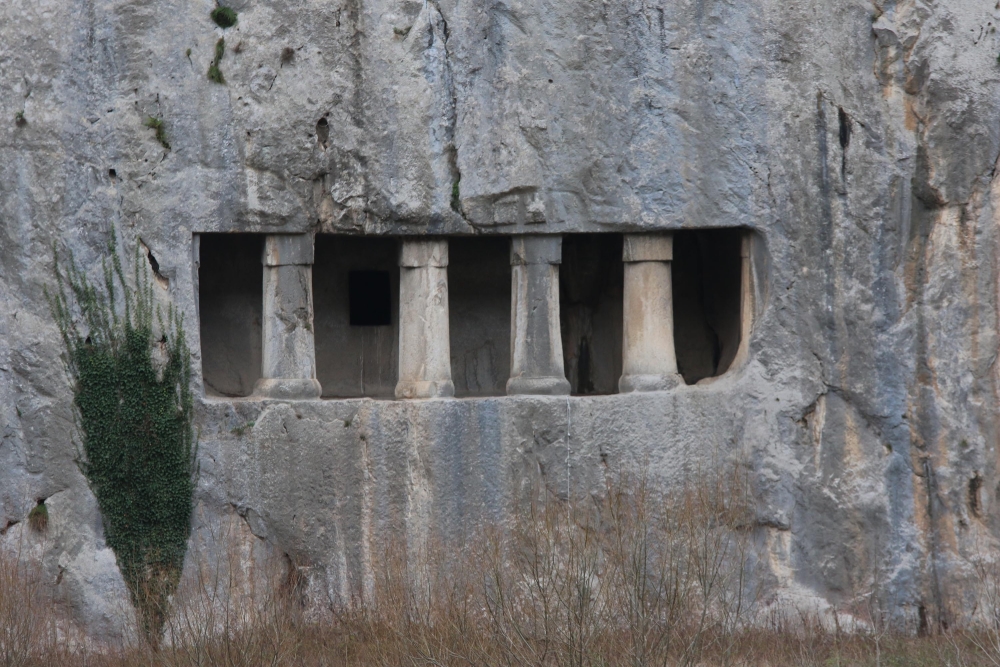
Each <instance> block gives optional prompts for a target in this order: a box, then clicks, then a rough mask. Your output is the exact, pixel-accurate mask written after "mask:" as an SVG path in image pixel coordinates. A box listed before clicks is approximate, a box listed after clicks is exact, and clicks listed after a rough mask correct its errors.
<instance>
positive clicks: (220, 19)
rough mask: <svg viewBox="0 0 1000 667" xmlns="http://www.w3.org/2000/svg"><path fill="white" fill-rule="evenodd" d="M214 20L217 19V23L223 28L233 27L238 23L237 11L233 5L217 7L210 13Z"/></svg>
mask: <svg viewBox="0 0 1000 667" xmlns="http://www.w3.org/2000/svg"><path fill="white" fill-rule="evenodd" d="M210 16H211V17H212V20H213V21H215V25H217V26H219V27H220V28H222V29H223V30H225V29H226V28H232V27H233V26H234V25H236V21H237V20H238V19H237V17H236V11H235V10H233V8H232V7H216V8H215V9H213V10H212V13H211V14H210Z"/></svg>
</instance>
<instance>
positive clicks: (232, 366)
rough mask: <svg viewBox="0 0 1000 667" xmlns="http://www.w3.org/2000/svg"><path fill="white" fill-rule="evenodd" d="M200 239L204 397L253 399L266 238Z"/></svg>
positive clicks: (208, 236)
mask: <svg viewBox="0 0 1000 667" xmlns="http://www.w3.org/2000/svg"><path fill="white" fill-rule="evenodd" d="M198 238H199V241H198V243H199V263H198V318H199V320H200V324H201V370H202V377H203V378H204V381H205V393H206V395H209V396H249V395H250V394H252V393H253V387H254V383H255V382H257V380H258V379H259V378H260V365H261V313H262V311H263V307H264V306H263V302H264V269H263V267H262V265H261V253H262V252H263V249H264V237H263V236H261V235H259V234H201V235H199V237H198Z"/></svg>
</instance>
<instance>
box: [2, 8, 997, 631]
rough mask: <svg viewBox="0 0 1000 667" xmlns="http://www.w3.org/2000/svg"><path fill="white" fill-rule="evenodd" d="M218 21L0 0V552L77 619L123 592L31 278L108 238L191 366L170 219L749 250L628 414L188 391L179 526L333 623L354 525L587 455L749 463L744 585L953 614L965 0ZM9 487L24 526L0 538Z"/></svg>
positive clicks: (992, 65) (359, 564)
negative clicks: (749, 313)
mask: <svg viewBox="0 0 1000 667" xmlns="http://www.w3.org/2000/svg"><path fill="white" fill-rule="evenodd" d="M227 4H230V5H231V6H232V7H233V8H234V9H236V10H237V11H238V12H239V22H238V24H237V25H236V26H234V27H232V28H229V29H227V30H222V29H220V28H218V27H216V26H215V25H214V24H213V23H212V21H211V19H210V18H209V13H210V11H211V10H212V8H213V6H214V5H213V4H212V3H211V2H207V1H205V0H105V1H103V2H97V1H95V0H81V1H78V2H69V1H67V0H39V1H38V2H26V1H23V0H13V1H8V2H4V3H0V91H2V94H0V546H2V547H3V548H24V549H30V550H32V551H31V553H33V554H35V556H36V557H37V558H38V559H39V560H40V562H42V563H43V567H44V571H45V573H46V576H47V577H48V578H49V580H50V581H51V582H52V586H53V587H54V588H55V589H56V590H58V591H59V595H60V596H61V599H63V600H64V601H65V602H66V604H67V605H68V607H69V608H70V609H72V610H73V612H74V613H75V614H76V617H77V618H78V619H80V620H81V621H83V622H85V623H86V624H87V626H88V628H89V629H90V631H91V632H92V633H94V634H95V635H108V634H113V633H114V632H116V628H117V625H116V623H117V621H116V617H117V614H118V612H119V611H120V604H121V600H122V599H124V598H123V597H122V596H123V595H124V593H123V591H124V588H123V584H122V582H121V579H120V576H119V575H118V573H117V570H116V569H115V563H114V557H113V555H111V552H110V551H109V550H108V549H107V548H106V546H105V545H104V541H103V537H102V528H101V521H100V516H99V513H98V512H97V509H96V505H95V501H94V500H93V497H92V495H91V494H90V491H89V490H88V488H87V485H86V482H85V480H84V478H83V476H82V475H81V474H80V472H79V470H78V468H77V466H76V465H75V463H74V457H75V454H76V450H75V448H74V445H73V442H74V437H75V436H74V433H75V430H74V429H75V425H74V422H73V414H72V410H71V401H72V394H71V390H70V385H69V380H68V378H67V376H66V373H65V370H64V368H63V366H62V364H61V363H60V362H59V360H58V358H59V354H60V352H61V344H60V339H59V334H58V331H57V329H56V326H55V323H54V322H53V321H52V318H51V317H50V315H49V312H48V307H47V305H46V302H45V299H44V298H43V292H42V290H43V286H45V285H47V284H51V283H52V281H53V279H54V278H53V264H52V248H53V244H55V245H57V246H58V247H60V248H67V249H70V250H72V252H73V253H74V255H75V257H76V258H77V260H78V261H80V262H81V263H83V264H84V265H96V263H99V262H98V258H99V257H100V255H101V253H102V251H103V248H104V247H105V244H106V242H107V239H108V238H109V234H110V231H111V230H112V228H116V229H117V230H118V231H119V234H120V236H121V237H122V243H123V245H124V246H127V247H129V248H131V247H134V246H135V244H136V243H137V242H140V241H141V243H143V244H144V245H145V247H147V248H148V249H149V252H150V253H151V256H152V257H154V258H155V260H156V264H157V270H158V272H159V275H160V278H161V279H160V280H159V281H158V284H159V285H160V287H158V288H157V289H158V290H160V292H159V294H160V298H162V299H163V300H164V302H167V301H169V302H171V303H173V304H175V305H176V306H177V307H178V308H179V309H180V310H181V311H182V312H183V313H184V314H185V318H186V322H187V323H188V324H189V325H190V335H191V340H192V349H193V350H194V351H195V359H194V363H195V371H196V375H200V373H199V372H198V371H199V369H200V362H201V359H200V353H199V349H200V347H199V344H198V329H197V326H196V324H195V323H197V322H198V308H197V302H196V298H197V294H196V282H195V281H196V266H195V263H194V260H193V254H192V235H193V234H197V233H204V232H217V231H254V232H275V231H285V232H313V231H316V232H323V233H330V232H339V233H352V234H372V235H392V236H399V235H424V234H433V235H439V234H453V235H469V234H515V233H525V232H531V233H542V234H566V233H570V232H629V231H645V230H655V229H660V230H666V229H679V228H682V227H683V228H692V227H699V228H700V227H720V226H726V227H745V228H750V229H753V230H755V231H756V232H757V239H758V240H759V243H760V244H762V248H763V250H762V251H761V252H760V253H759V257H758V261H757V265H756V269H755V271H756V275H757V290H758V293H759V300H758V303H759V312H758V313H757V317H756V320H755V322H754V328H753V335H752V338H751V339H750V346H749V358H748V360H747V362H746V364H745V365H744V366H743V367H741V368H740V369H738V370H737V371H735V372H733V373H731V374H728V375H727V376H724V377H723V378H720V379H719V380H718V381H716V382H713V383H710V384H706V385H693V386H682V387H678V388H676V389H674V390H671V391H669V392H662V393H650V394H645V395H625V394H622V395H615V396H595V397H573V398H528V397H523V398H513V397H510V398H507V397H500V398H490V399H476V400H450V401H449V400H440V401H389V400H385V401H376V400H349V401H337V400H333V401H311V402H302V403H291V402H281V401H270V402H268V401H256V400H223V399H208V398H206V399H203V400H202V401H201V402H200V403H199V405H198V406H197V407H196V410H197V413H198V417H197V419H198V423H199V428H200V443H201V444H200V458H201V476H200V481H199V487H198V491H197V494H196V498H195V502H196V514H197V516H198V517H199V518H198V519H197V521H198V524H197V525H196V527H195V528H196V532H197V531H198V530H200V529H201V528H203V527H204V526H208V525H211V524H212V522H213V521H218V520H220V517H222V516H224V515H226V514H227V513H228V512H237V513H238V514H239V515H241V516H243V517H245V518H246V521H247V524H248V526H249V528H250V530H252V531H253V533H254V534H255V535H257V536H258V538H262V539H264V540H266V541H267V542H268V543H269V545H271V546H272V547H273V548H274V549H276V550H278V551H280V552H283V553H287V554H289V557H290V558H292V559H293V560H294V562H296V563H298V564H301V566H302V567H303V568H305V570H306V571H307V572H308V574H309V577H310V585H311V589H310V590H311V591H312V594H313V595H315V596H317V597H318V598H323V599H329V600H335V599H338V598H343V597H347V596H349V594H350V591H351V590H352V587H354V586H356V585H357V582H358V581H359V579H360V578H361V577H362V576H363V572H364V570H365V567H366V564H367V563H369V562H370V561H369V560H368V559H369V554H370V550H371V548H372V545H373V544H375V543H377V542H378V540H379V539H380V535H384V534H385V533H386V532H389V531H394V530H399V531H403V532H405V534H406V535H408V536H409V538H410V539H414V540H419V539H422V537H421V536H424V535H426V534H427V533H428V531H432V530H434V531H443V532H445V533H449V532H451V533H455V534H457V533H458V532H459V531H461V530H462V529H463V528H464V527H467V526H468V525H470V524H475V523H476V522H478V521H481V520H483V518H491V519H502V516H503V511H504V507H506V506H507V503H508V501H509V500H510V498H512V497H515V496H516V495H517V494H518V489H520V488H521V487H522V486H523V485H524V484H527V483H529V482H530V481H531V480H533V479H535V478H538V477H539V476H542V477H546V481H547V482H548V483H550V484H561V483H563V482H564V481H568V480H569V479H570V478H571V477H572V478H573V479H574V480H576V481H575V482H574V483H579V484H584V485H585V484H586V483H588V482H587V480H592V479H593V476H594V475H595V474H596V473H595V472H594V471H596V470H597V468H598V467H599V466H601V464H602V461H603V462H606V461H611V462H612V463H614V464H616V465H626V466H632V465H644V466H646V467H647V468H648V470H649V472H650V473H651V474H653V475H654V476H655V477H656V478H658V479H660V480H662V483H663V484H671V483H674V482H676V481H677V480H679V479H681V478H682V477H683V476H684V475H685V474H688V473H690V471H691V470H693V469H694V468H696V467H697V466H698V465H699V464H701V463H704V462H706V461H710V460H715V459H716V458H717V457H719V456H720V455H721V457H722V458H723V459H727V458H734V457H739V458H741V460H745V461H748V462H749V463H750V467H751V474H752V479H753V483H754V488H755V489H756V491H757V492H758V494H759V498H758V502H759V508H758V524H759V525H758V527H757V529H756V530H758V531H759V534H760V537H761V540H763V541H764V542H766V544H767V546H768V553H769V556H770V563H769V570H770V572H771V573H772V574H773V581H772V584H773V589H774V590H775V591H776V593H777V595H779V596H784V597H786V598H787V599H789V600H791V601H793V602H794V601H796V600H814V599H820V600H825V601H827V602H829V603H831V604H833V605H837V604H839V603H841V602H842V601H843V600H845V599H848V598H849V597H850V596H851V595H853V594H854V592H856V591H857V590H858V589H859V588H860V587H863V586H865V585H866V581H867V579H870V577H871V576H872V572H873V571H875V570H876V569H879V570H880V571H884V573H885V575H884V576H885V578H886V580H887V581H888V582H889V589H890V590H891V592H892V595H891V604H892V606H893V609H894V612H895V613H896V614H897V615H898V616H899V617H901V618H905V619H909V620H910V621H911V622H912V623H914V624H918V623H924V624H928V625H933V624H937V623H950V622H954V620H955V619H957V618H958V617H960V615H961V614H962V613H964V611H966V610H967V608H968V605H967V602H968V600H969V597H968V596H969V595H971V592H970V587H969V583H970V576H971V570H970V566H969V562H970V558H973V557H975V556H976V555H977V554H981V553H982V552H983V550H984V549H991V548H994V545H995V538H996V536H997V535H998V534H1000V533H998V531H1000V522H998V519H1000V487H998V482H1000V477H998V469H997V461H998V459H997V456H998V453H997V449H996V444H997V437H998V426H1000V424H998V419H1000V417H998V414H1000V413H998V410H1000V395H998V386H997V384H998V379H1000V376H998V368H997V363H996V362H997V353H998V344H1000V341H998V331H997V328H998V296H1000V294H998V290H1000V267H998V263H997V258H998V241H1000V238H998V227H997V224H998V221H1000V218H998V212H997V210H996V207H997V206H998V204H1000V200H998V197H1000V184H998V182H997V179H996V173H995V170H996V164H997V159H998V155H1000V64H998V55H1000V36H998V34H997V31H996V24H997V22H998V21H1000V9H998V8H997V7H995V3H993V2H983V1H982V0H947V1H945V0H937V1H931V0H898V1H894V0H873V1H872V2H866V1H861V0H839V1H837V2H830V1H828V0H782V1H778V0H758V1H756V2H745V1H739V0H677V1H674V0H669V1H668V0H658V1H656V0H615V1H613V2H612V1H608V0H604V1H594V0H534V1H531V0H424V1H422V2H421V1H415V0H331V1H330V2H315V1H314V2H305V3H302V2H288V1H287V0H273V1H272V2H266V3H265V2H258V1H256V0H229V2H228V3H227ZM220 37H223V38H224V39H225V45H226V50H225V55H224V57H223V58H222V60H221V62H220V68H221V70H222V71H223V73H224V78H225V81H226V83H225V84H224V85H221V84H218V83H215V82H212V81H210V80H209V79H208V77H207V76H206V72H207V70H208V67H209V65H210V63H211V60H212V58H213V56H214V49H215V44H216V42H217V40H218V39H219V38H220ZM149 117H154V118H158V119H161V120H162V122H163V128H164V130H165V133H166V137H165V138H166V140H167V142H168V143H169V146H170V148H169V150H168V149H167V148H166V147H165V146H164V145H162V144H161V143H160V142H158V141H157V139H156V136H155V132H154V131H153V130H152V129H150V128H147V127H146V126H145V125H144V123H145V122H146V120H147V118H149ZM199 392H200V389H199ZM249 422H253V423H254V425H253V427H252V429H245V428H243V425H245V424H248V423H249ZM43 498H44V499H48V500H47V504H48V506H49V512H50V528H49V531H48V533H47V535H46V536H45V537H44V538H43V537H39V536H34V535H31V534H29V533H28V532H27V531H26V530H25V529H24V526H25V518H26V516H27V514H28V512H29V510H30V509H31V507H32V506H33V505H34V504H35V502H36V501H37V500H39V499H43ZM19 545H20V546H19Z"/></svg>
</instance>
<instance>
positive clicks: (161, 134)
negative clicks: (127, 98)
mask: <svg viewBox="0 0 1000 667" xmlns="http://www.w3.org/2000/svg"><path fill="white" fill-rule="evenodd" d="M144 124H145V126H146V127H149V128H152V129H154V130H156V140H157V141H159V142H160V145H161V146H163V147H164V148H166V149H167V150H168V151H169V150H170V142H168V141H167V131H166V130H165V129H164V128H163V121H162V120H161V119H159V118H154V117H153V116H149V117H148V118H146V122H145V123H144Z"/></svg>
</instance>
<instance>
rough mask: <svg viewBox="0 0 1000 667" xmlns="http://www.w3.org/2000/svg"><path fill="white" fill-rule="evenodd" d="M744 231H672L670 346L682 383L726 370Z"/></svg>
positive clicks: (734, 338) (732, 351)
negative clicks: (671, 344)
mask: <svg viewBox="0 0 1000 667" xmlns="http://www.w3.org/2000/svg"><path fill="white" fill-rule="evenodd" d="M743 234H744V231H743V230H742V229H738V228H729V229H695V230H682V231H678V232H675V233H674V260H673V263H672V265H671V279H672V282H673V297H674V298H673V303H674V348H675V350H676V352H677V369H678V371H680V374H681V375H682V376H683V377H684V382H685V383H687V384H695V383H696V382H698V381H699V380H702V379H704V378H709V377H715V376H718V375H722V374H723V373H725V372H726V371H727V370H728V369H729V366H730V365H731V364H732V363H733V359H734V358H735V357H736V352H737V350H738V349H739V346H740V335H741V333H740V332H741V320H740V317H741V315H740V301H741V285H740V283H741V280H742V278H741V276H742V264H741V262H742V259H741V257H740V247H741V243H742V238H743Z"/></svg>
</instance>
